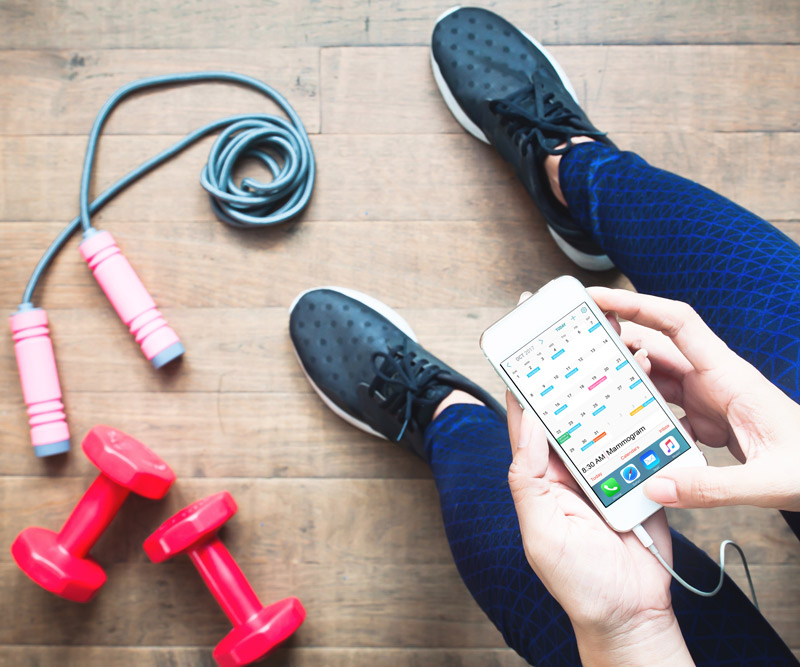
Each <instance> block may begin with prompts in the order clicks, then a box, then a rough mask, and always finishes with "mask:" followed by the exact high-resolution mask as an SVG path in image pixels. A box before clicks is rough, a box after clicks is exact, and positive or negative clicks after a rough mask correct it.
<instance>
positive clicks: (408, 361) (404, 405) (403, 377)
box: [369, 340, 452, 442]
mask: <svg viewBox="0 0 800 667" xmlns="http://www.w3.org/2000/svg"><path fill="white" fill-rule="evenodd" d="M372 364H373V365H374V367H375V378H374V379H373V380H372V383H371V384H370V386H369V395H370V396H374V395H375V392H377V391H380V392H381V396H382V397H384V400H383V401H382V402H381V404H380V406H381V408H383V409H385V410H387V411H388V412H390V413H391V414H394V415H396V416H398V417H400V416H401V415H402V418H403V426H402V428H401V429H400V433H399V434H398V436H397V437H396V438H395V440H396V441H397V442H399V441H400V440H401V439H402V437H403V435H404V434H405V432H406V429H407V428H409V427H411V429H412V430H413V429H415V428H418V427H419V424H418V423H417V421H416V419H415V416H414V415H415V412H416V409H419V408H420V407H423V406H430V405H432V404H433V403H435V402H437V401H438V400H439V399H437V398H427V397H426V396H425V393H426V391H427V390H428V389H429V388H430V387H431V386H433V385H434V384H437V383H438V384H448V385H450V384H452V382H450V381H448V379H449V378H448V376H449V375H450V373H449V372H448V371H447V370H446V369H443V368H442V367H441V366H438V365H437V364H434V363H432V362H430V361H428V360H427V359H422V358H419V357H418V356H417V354H416V352H409V350H408V340H404V341H403V344H402V345H398V346H397V347H392V346H391V345H389V346H388V349H387V351H386V352H375V353H373V355H372Z"/></svg>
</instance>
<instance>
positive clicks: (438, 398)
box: [377, 357, 453, 430]
mask: <svg viewBox="0 0 800 667" xmlns="http://www.w3.org/2000/svg"><path fill="white" fill-rule="evenodd" d="M399 364H400V361H399V360H396V359H392V358H391V357H387V358H386V360H385V361H384V362H383V364H382V365H381V368H380V370H381V372H382V373H383V374H385V375H386V376H387V377H390V378H392V380H397V383H395V382H389V381H386V380H384V381H383V382H382V383H381V384H380V385H379V386H378V387H377V391H378V393H379V394H380V395H381V397H382V398H384V399H387V398H390V397H392V396H395V395H396V394H403V395H405V394H406V393H407V389H406V388H405V384H406V381H405V378H404V377H403V375H402V374H401V372H400V367H399ZM412 369H413V371H414V379H416V378H417V377H418V375H419V365H418V364H415V365H414V366H412ZM452 391H453V387H451V386H450V385H447V384H443V383H441V382H438V381H433V382H431V383H429V384H428V385H427V386H426V387H425V389H424V391H422V392H420V393H418V394H417V397H418V398H424V399H426V403H424V404H420V403H418V402H415V404H414V407H413V411H412V415H413V418H414V420H415V421H416V422H417V424H418V425H419V427H420V429H422V430H424V429H425V427H426V426H427V425H428V424H429V423H430V422H431V421H432V420H433V413H434V412H435V411H436V408H437V406H438V405H439V403H441V402H442V400H443V399H444V398H445V396H447V395H448V394H450V392H452ZM428 401H429V402H428ZM402 419H403V415H402V413H401V415H400V420H401V422H402Z"/></svg>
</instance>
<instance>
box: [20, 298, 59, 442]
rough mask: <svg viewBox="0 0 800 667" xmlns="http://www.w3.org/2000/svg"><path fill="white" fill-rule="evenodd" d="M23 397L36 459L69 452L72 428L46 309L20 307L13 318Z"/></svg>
mask: <svg viewBox="0 0 800 667" xmlns="http://www.w3.org/2000/svg"><path fill="white" fill-rule="evenodd" d="M10 324H11V333H12V336H13V339H14V354H15V355H16V357H17V368H18V369H19V379H20V382H21V383H22V395H23V398H24V399H25V404H26V405H27V407H28V423H29V424H30V427H31V444H32V445H33V451H34V452H35V453H36V456H53V455H55V454H63V453H64V452H67V451H69V427H68V426H67V415H66V414H65V413H64V404H63V403H62V402H61V384H60V383H59V381H58V370H57V369H56V358H55V354H54V353H53V342H52V341H51V340H50V330H49V329H48V328H47V313H46V312H45V311H44V309H42V308H27V309H26V308H22V307H21V308H20V310H19V311H17V312H16V313H14V314H13V315H12V316H11V317H10Z"/></svg>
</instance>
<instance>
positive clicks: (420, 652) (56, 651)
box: [0, 646, 528, 667]
mask: <svg viewBox="0 0 800 667" xmlns="http://www.w3.org/2000/svg"><path fill="white" fill-rule="evenodd" d="M212 648H213V647H212V646H208V647H204V648H188V647H183V646H181V647H175V648H162V647H155V646H144V647H124V648H117V647H105V646H88V647H84V646H81V647H57V648H56V647H49V646H13V647H9V648H8V649H7V650H6V651H5V652H4V654H3V655H0V665H2V666H3V667H18V666H19V665H27V666H28V667H43V666H45V665H52V664H55V663H58V665H59V667H108V665H114V667H141V665H143V664H145V663H146V664H148V665H153V667H215V666H216V663H215V662H214V660H213V659H212V657H211V651H212ZM268 664H270V665H276V666H277V665H281V666H282V667H374V666H375V665H381V667H429V666H430V665H436V666H437V667H520V666H521V665H526V664H528V663H526V662H525V661H524V660H522V658H520V657H519V656H517V655H516V654H515V653H513V652H511V651H509V650H507V649H506V650H503V649H463V648H462V649H420V648H406V649H371V648H302V647H301V648H292V649H282V650H279V651H277V652H276V653H275V654H274V655H272V656H271V657H270V659H269V662H268Z"/></svg>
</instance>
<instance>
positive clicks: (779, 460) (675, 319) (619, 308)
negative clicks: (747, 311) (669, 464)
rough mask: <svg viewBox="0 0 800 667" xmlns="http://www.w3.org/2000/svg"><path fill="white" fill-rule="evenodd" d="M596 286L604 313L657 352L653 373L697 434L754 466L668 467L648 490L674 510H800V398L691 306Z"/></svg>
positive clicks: (638, 345)
mask: <svg viewBox="0 0 800 667" xmlns="http://www.w3.org/2000/svg"><path fill="white" fill-rule="evenodd" d="M589 293H590V294H591V295H592V297H593V298H594V300H595V301H596V302H597V305H599V306H600V308H602V309H603V310H604V311H615V312H616V313H618V314H619V315H620V317H622V318H624V319H626V320H629V322H626V323H624V324H623V325H622V339H623V341H625V343H626V344H627V345H628V347H630V348H631V349H633V350H638V349H646V350H647V352H648V357H649V362H650V364H651V365H652V369H651V371H650V378H651V380H652V381H653V383H654V384H655V385H656V387H657V388H658V390H659V391H660V392H661V394H662V395H663V396H664V398H665V399H666V400H667V401H668V402H670V403H674V404H676V405H680V406H681V407H682V408H683V409H684V411H685V412H686V419H685V421H684V425H686V426H687V429H688V430H689V432H690V434H691V435H692V436H693V437H695V438H697V439H698V440H700V442H702V443H704V444H706V445H710V446H712V447H727V448H728V449H729V450H730V451H731V452H732V453H733V455H734V456H735V457H736V458H737V459H738V460H739V461H740V462H742V463H744V465H741V466H739V465H733V466H727V467H698V468H680V469H676V470H674V471H672V470H669V469H667V471H665V472H663V473H661V474H659V475H657V476H655V477H654V478H653V479H651V480H650V481H648V482H646V484H645V493H646V494H647V495H648V496H649V497H650V498H651V499H652V500H654V501H656V502H657V503H660V504H662V505H666V506H668V507H717V506H720V505H757V506H759V507H773V508H776V509H784V510H794V511H798V510H800V441H799V440H798V433H800V405H798V404H797V403H795V402H794V401H792V400H791V399H790V398H789V397H788V396H786V395H785V394H784V393H783V392H782V391H780V389H778V388H777V387H775V386H774V385H773V384H771V383H770V382H769V381H768V380H767V379H766V378H765V377H764V376H763V375H762V374H761V373H759V372H758V370H756V369H755V368H754V367H753V366H752V365H750V364H749V363H747V362H746V361H745V360H744V359H742V358H741V357H739V356H737V355H736V354H735V353H734V352H733V351H731V350H730V349H729V348H728V346H727V345H725V343H724V342H723V341H722V340H720V338H718V337H717V336H716V335H715V334H714V333H713V332H712V331H711V329H709V328H708V326H707V325H706V324H705V323H704V322H703V320H702V319H700V316H699V315H697V313H695V312H694V310H692V308H691V307H689V306H688V305H687V304H685V303H681V302H679V301H670V300H668V299H661V298H658V297H654V296H646V295H643V294H636V293H634V292H629V291H627V290H611V289H606V288H603V287H592V288H590V289H589Z"/></svg>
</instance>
